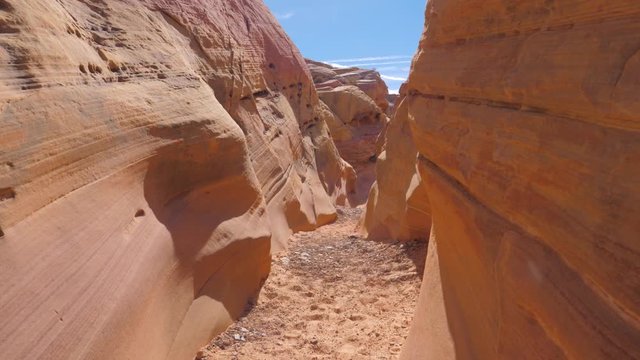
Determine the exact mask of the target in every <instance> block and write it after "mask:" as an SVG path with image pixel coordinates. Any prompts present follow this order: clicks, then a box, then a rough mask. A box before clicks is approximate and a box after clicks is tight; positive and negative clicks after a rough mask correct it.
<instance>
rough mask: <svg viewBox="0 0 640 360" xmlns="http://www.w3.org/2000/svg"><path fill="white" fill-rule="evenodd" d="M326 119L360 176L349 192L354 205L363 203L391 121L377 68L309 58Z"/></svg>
mask: <svg viewBox="0 0 640 360" xmlns="http://www.w3.org/2000/svg"><path fill="white" fill-rule="evenodd" d="M306 61H307V65H308V66H309V69H310V71H311V75H312V77H313V80H314V82H315V86H316V88H317V90H318V95H319V97H320V100H321V103H322V104H321V106H324V105H326V110H328V111H327V113H326V115H325V117H326V118H325V122H326V123H327V125H328V126H329V130H330V132H331V136H332V137H333V139H334V141H335V144H336V146H337V148H338V150H339V152H340V155H341V156H342V157H343V158H344V159H345V160H346V161H347V162H348V163H349V164H351V165H352V166H353V168H354V169H355V171H356V174H357V180H356V183H355V188H354V189H353V192H352V193H350V194H349V196H348V202H349V204H350V205H352V206H357V205H360V204H363V203H364V202H365V201H366V197H367V194H368V192H369V189H370V188H371V185H372V183H373V182H374V180H375V160H376V155H377V151H378V138H379V135H380V132H381V131H382V129H383V128H384V126H385V124H386V123H387V122H388V118H387V116H386V113H385V112H386V111H387V110H388V107H389V102H388V101H387V96H388V95H389V90H388V89H387V85H386V84H385V82H384V81H383V80H382V78H381V77H380V74H379V73H378V72H377V71H374V70H365V69H359V68H335V67H332V66H331V65H327V64H324V63H321V62H317V61H313V60H309V59H307V60H306Z"/></svg>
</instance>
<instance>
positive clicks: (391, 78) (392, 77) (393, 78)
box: [380, 75, 407, 81]
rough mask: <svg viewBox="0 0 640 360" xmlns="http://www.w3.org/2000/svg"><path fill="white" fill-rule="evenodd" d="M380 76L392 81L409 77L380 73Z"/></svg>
mask: <svg viewBox="0 0 640 360" xmlns="http://www.w3.org/2000/svg"><path fill="white" fill-rule="evenodd" d="M380 77H381V78H382V79H383V80H390V81H407V78H405V77H399V76H388V75H380Z"/></svg>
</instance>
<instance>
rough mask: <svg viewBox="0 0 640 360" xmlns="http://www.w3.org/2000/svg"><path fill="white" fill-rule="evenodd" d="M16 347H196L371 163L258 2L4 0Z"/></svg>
mask: <svg viewBox="0 0 640 360" xmlns="http://www.w3.org/2000/svg"><path fill="white" fill-rule="evenodd" d="M0 59H1V64H2V65H1V66H0V72H1V73H2V79H1V80H0V91H1V93H2V94H3V96H2V98H1V99H0V114H1V116H2V119H1V120H0V134H2V136H1V137H0V318H1V319H2V321H0V358H2V359H7V360H9V359H25V358H34V359H35V358H47V359H81V358H91V359H124V358H127V359H164V358H168V359H181V358H189V357H191V356H193V354H195V352H196V351H197V349H198V348H199V347H200V346H202V345H204V344H205V343H206V342H207V341H208V340H209V339H210V338H211V337H212V336H213V335H215V334H217V333H218V332H220V331H221V330H223V329H224V328H225V327H226V326H227V325H228V324H229V323H230V321H231V319H232V318H233V317H235V316H238V314H239V313H240V312H241V311H242V309H243V307H244V305H245V304H246V301H247V299H248V298H249V297H250V296H252V294H253V293H254V291H255V290H256V289H257V288H258V286H259V284H260V282H261V281H262V280H263V279H264V278H265V277H266V276H267V274H268V272H269V264H270V250H271V249H278V248H282V247H284V246H286V244H285V241H286V239H287V237H288V236H289V235H290V234H291V233H292V232H294V231H299V230H311V229H314V228H315V227H317V226H318V225H321V224H324V223H327V222H329V221H332V220H333V219H334V218H335V209H334V205H333V204H334V203H335V202H337V201H340V199H344V198H345V197H346V195H347V193H348V189H349V188H352V187H353V186H354V185H353V169H352V168H351V167H350V166H349V165H348V164H347V163H345V162H344V160H342V159H341V158H340V156H339V155H338V152H337V149H336V147H335V145H334V143H333V141H332V140H331V138H330V136H329V134H328V127H327V125H326V123H325V122H324V120H323V118H322V116H323V111H324V108H323V107H321V106H320V103H319V100H318V96H317V94H316V92H315V89H314V87H313V83H312V79H311V75H310V73H309V72H308V70H307V69H306V66H305V63H304V59H303V58H302V57H301V56H300V55H299V53H298V51H297V49H296V48H295V47H294V46H293V45H292V44H291V42H290V41H289V39H288V38H287V36H286V35H285V34H284V32H283V31H282V29H281V28H280V27H279V26H278V25H277V23H276V21H275V19H274V18H273V17H272V16H271V15H270V13H269V11H268V10H267V9H266V7H265V6H264V5H263V3H262V1H254V0H230V1H214V0H190V1H169V0H131V1H118V0H59V1H50V0H29V1H22V0H0Z"/></svg>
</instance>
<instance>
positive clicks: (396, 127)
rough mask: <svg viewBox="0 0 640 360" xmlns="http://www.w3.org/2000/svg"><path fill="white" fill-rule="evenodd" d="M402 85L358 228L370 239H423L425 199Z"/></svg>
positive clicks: (426, 219) (427, 217)
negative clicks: (361, 222)
mask: <svg viewBox="0 0 640 360" xmlns="http://www.w3.org/2000/svg"><path fill="white" fill-rule="evenodd" d="M405 96H406V94H405V93H404V87H403V89H402V95H401V97H400V98H399V100H398V108H397V109H396V112H395V114H394V116H393V118H392V119H391V121H389V122H388V123H387V125H386V127H385V129H384V131H383V133H382V134H381V135H380V139H379V140H380V141H381V144H380V149H379V150H378V151H377V153H378V154H379V155H378V159H377V161H376V169H375V170H376V181H375V182H374V184H373V185H372V187H371V191H370V193H369V199H368V200H367V209H366V213H365V216H364V221H363V226H362V230H364V232H365V234H366V235H367V238H369V239H371V240H382V241H385V240H400V241H407V240H413V239H427V238H428V237H429V229H430V225H431V222H430V210H429V199H428V197H427V192H426V188H425V187H424V186H422V185H421V183H422V181H421V179H420V175H419V174H418V171H417V169H416V158H417V156H418V150H417V148H416V145H415V143H414V142H413V138H412V133H411V128H410V126H409V117H408V108H409V106H408V102H407V101H405V100H404V99H405Z"/></svg>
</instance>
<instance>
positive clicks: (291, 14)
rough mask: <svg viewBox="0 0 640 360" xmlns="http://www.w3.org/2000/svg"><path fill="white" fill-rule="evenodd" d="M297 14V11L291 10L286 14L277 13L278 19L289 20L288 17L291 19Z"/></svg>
mask: <svg viewBox="0 0 640 360" xmlns="http://www.w3.org/2000/svg"><path fill="white" fill-rule="evenodd" d="M295 15H296V13H295V12H293V11H289V12H286V13H284V14H276V18H277V19H278V20H288V19H291V18H292V17H294V16H295Z"/></svg>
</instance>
